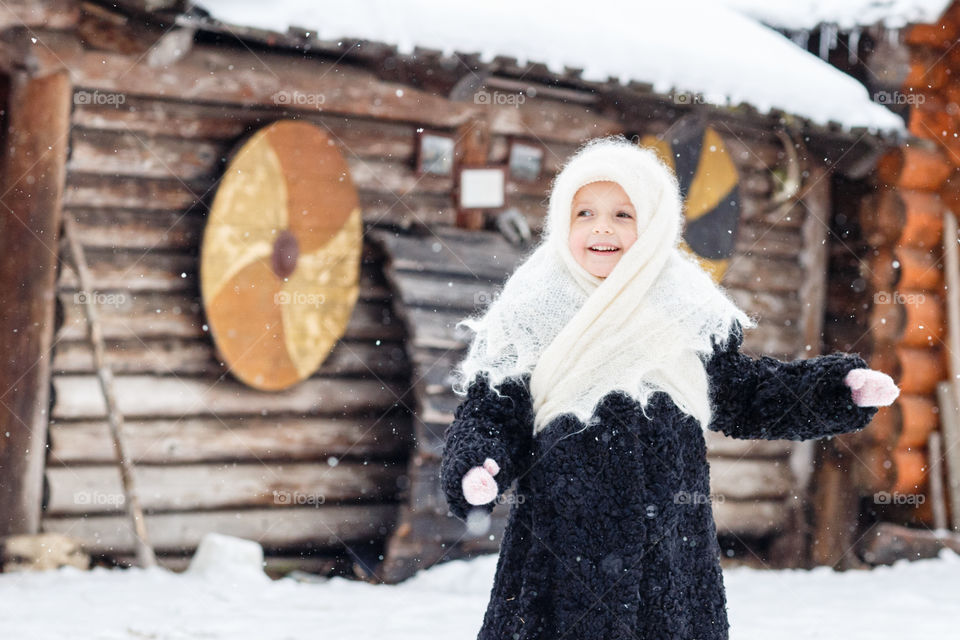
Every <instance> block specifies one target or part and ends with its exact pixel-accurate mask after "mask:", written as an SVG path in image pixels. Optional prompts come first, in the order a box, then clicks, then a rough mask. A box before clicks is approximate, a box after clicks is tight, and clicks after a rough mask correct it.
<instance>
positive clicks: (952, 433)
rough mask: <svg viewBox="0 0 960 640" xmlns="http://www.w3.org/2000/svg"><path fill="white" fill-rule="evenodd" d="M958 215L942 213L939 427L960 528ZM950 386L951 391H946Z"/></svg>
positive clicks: (954, 520)
mask: <svg viewBox="0 0 960 640" xmlns="http://www.w3.org/2000/svg"><path fill="white" fill-rule="evenodd" d="M958 240H960V237H958V235H957V218H956V216H955V215H954V213H953V212H952V211H950V210H949V209H948V210H946V211H945V212H944V214H943V253H944V265H943V266H944V271H945V272H946V273H945V274H944V282H945V284H946V287H947V291H946V294H947V295H946V299H947V330H948V331H949V338H948V339H949V341H950V344H949V349H948V350H947V351H948V353H949V354H950V363H949V368H948V370H949V372H950V381H949V383H948V386H947V385H944V384H943V383H941V387H942V391H941V389H938V391H941V393H939V394H938V395H939V396H940V418H941V421H940V428H941V431H942V432H943V451H944V454H943V455H944V457H945V458H946V462H947V478H948V481H947V492H946V493H947V498H948V499H949V502H950V516H951V521H952V523H953V529H954V531H960V415H958V413H960V255H958V254H960V252H958V249H957V242H958ZM947 390H949V391H950V392H951V393H947V392H946V391H947Z"/></svg>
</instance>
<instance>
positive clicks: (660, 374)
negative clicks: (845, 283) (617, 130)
mask: <svg viewBox="0 0 960 640" xmlns="http://www.w3.org/2000/svg"><path fill="white" fill-rule="evenodd" d="M600 180H612V181H615V182H617V183H618V184H620V185H621V187H622V188H623V189H624V191H625V192H626V193H627V195H628V196H629V198H630V201H631V202H632V203H633V205H634V208H635V210H636V212H637V227H638V228H637V231H638V236H637V240H636V242H635V243H634V244H633V245H631V247H630V248H629V249H628V250H626V251H624V253H623V255H622V256H621V257H620V261H619V262H618V263H617V265H616V266H615V267H614V268H613V270H612V271H611V272H610V274H609V276H608V277H606V278H598V277H596V276H594V275H592V274H590V273H589V272H588V271H587V270H586V269H584V268H583V267H582V266H581V265H580V264H579V263H577V262H576V260H575V259H574V257H573V254H572V253H571V252H570V248H569V246H568V239H569V231H570V223H571V218H572V216H571V210H570V207H571V203H572V201H573V197H574V194H575V193H576V191H577V190H578V189H579V188H580V187H581V186H583V185H585V184H587V183H590V182H595V181H600ZM682 229H683V212H682V203H681V198H680V192H679V188H678V186H677V181H676V178H675V176H674V175H673V172H672V171H671V170H670V169H669V168H668V167H666V166H665V165H664V164H663V163H662V162H661V161H660V159H659V158H658V157H657V156H656V154H655V153H654V152H653V151H651V150H649V149H646V148H642V147H639V146H637V145H636V144H634V143H632V142H630V141H629V140H627V139H626V138H624V137H623V136H611V137H607V138H597V139H594V140H591V141H589V142H587V143H586V144H585V145H583V146H582V147H581V148H580V149H579V150H578V151H577V152H576V153H575V154H574V155H573V156H571V158H570V159H569V160H568V161H567V163H566V164H565V166H564V167H563V169H562V170H561V171H560V172H559V173H558V174H557V176H556V177H555V178H554V181H553V186H552V189H551V193H550V203H549V209H548V213H547V219H546V221H545V226H544V233H543V237H542V239H541V241H540V242H539V244H538V245H537V247H536V248H535V249H534V250H533V251H532V253H530V254H529V255H528V256H527V257H526V259H525V260H524V261H523V263H522V264H520V265H519V266H518V267H517V269H516V271H515V272H514V273H513V274H512V275H511V276H510V278H508V279H507V281H506V283H505V284H504V286H503V288H502V290H501V291H500V292H499V293H498V294H497V295H496V296H494V298H493V301H492V302H491V304H490V305H489V307H488V308H487V309H486V310H485V311H484V312H482V313H481V314H480V315H476V316H473V317H470V318H467V319H464V320H462V321H461V322H460V323H458V325H457V326H458V327H459V326H460V325H464V326H466V327H468V328H470V329H471V330H472V331H473V332H474V334H475V335H474V337H473V339H472V341H471V344H470V347H469V349H468V352H467V355H466V358H465V359H464V360H463V361H462V362H461V363H459V365H458V366H457V367H456V369H455V371H454V379H455V382H454V391H455V392H456V393H458V394H461V395H463V394H465V393H466V387H467V385H469V383H470V382H471V381H472V380H473V379H474V376H475V375H476V374H477V373H478V372H480V371H483V372H486V373H487V375H488V376H489V379H490V382H491V384H492V385H493V387H494V389H497V387H499V385H500V383H501V382H502V381H503V380H504V379H506V378H509V377H520V376H522V375H523V374H526V373H530V374H531V379H530V392H531V395H532V398H533V407H534V411H535V420H534V433H539V432H540V431H541V430H542V429H543V428H544V427H545V426H546V425H547V424H549V423H550V421H551V419H553V418H555V417H556V416H558V415H561V414H564V413H572V414H574V415H575V416H576V417H577V418H578V419H579V420H580V421H581V422H582V423H584V424H585V425H589V424H592V423H593V422H594V421H595V420H594V418H595V416H594V410H595V408H596V405H597V404H598V402H599V401H600V400H601V399H602V398H603V397H604V396H606V395H607V394H608V393H610V392H611V391H614V390H621V391H624V392H626V393H627V394H628V395H629V396H630V397H632V398H634V399H635V400H637V401H638V402H639V403H640V406H641V407H642V408H645V407H646V405H647V401H648V399H649V397H650V396H651V395H652V393H653V392H655V391H657V390H663V391H666V392H667V393H668V394H669V395H670V397H671V398H672V399H673V401H674V403H675V404H676V405H677V407H678V408H679V409H680V410H681V411H683V412H684V413H686V414H689V415H692V416H693V417H695V418H696V419H697V420H698V421H699V423H700V425H701V427H702V428H706V426H707V425H708V424H709V423H710V419H711V409H710V402H709V396H708V392H709V387H708V384H709V380H708V377H707V373H706V371H705V369H704V361H705V360H706V358H707V357H709V355H710V354H712V353H713V347H712V343H711V339H712V338H715V339H716V340H717V342H719V343H721V344H724V343H726V340H727V337H728V334H729V332H730V330H731V328H732V325H733V322H734V320H737V321H739V322H740V324H741V325H742V326H743V328H744V329H747V328H751V327H754V326H756V322H755V321H754V320H753V319H752V318H750V317H749V316H748V315H747V314H745V313H744V312H743V311H741V310H740V309H739V308H737V306H736V305H735V304H734V302H733V301H732V300H731V299H730V298H729V297H728V296H727V295H726V293H725V292H724V291H723V290H722V288H721V287H719V286H718V285H717V284H715V283H714V282H713V279H712V278H711V277H710V275H709V274H708V273H706V272H705V271H704V270H703V269H702V268H701V267H700V265H699V264H697V262H696V261H695V259H694V258H693V257H692V256H689V255H688V254H686V253H685V252H684V251H683V250H681V249H680V246H679V243H680V241H681V238H682V235H681V234H682ZM498 393H499V390H498ZM644 413H646V412H645V411H644ZM584 428H586V427H584Z"/></svg>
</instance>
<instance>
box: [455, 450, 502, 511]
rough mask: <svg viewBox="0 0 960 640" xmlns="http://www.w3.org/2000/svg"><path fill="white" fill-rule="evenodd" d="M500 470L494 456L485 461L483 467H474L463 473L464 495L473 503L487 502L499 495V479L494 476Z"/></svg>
mask: <svg viewBox="0 0 960 640" xmlns="http://www.w3.org/2000/svg"><path fill="white" fill-rule="evenodd" d="M499 472H500V465H498V464H497V463H496V462H495V461H494V460H493V458H487V459H486V460H484V461H483V466H482V467H474V468H472V469H470V470H469V471H467V472H466V473H465V474H464V475H463V482H462V485H463V496H464V497H465V498H466V499H467V502H469V503H470V504H473V505H481V504H487V503H488V502H490V501H492V500H494V499H495V498H496V497H497V481H496V480H494V479H493V476H495V475H497V474H498V473H499Z"/></svg>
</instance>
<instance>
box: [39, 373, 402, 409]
mask: <svg viewBox="0 0 960 640" xmlns="http://www.w3.org/2000/svg"><path fill="white" fill-rule="evenodd" d="M388 384H389V385H390V386H384V385H383V384H381V383H380V382H378V381H375V380H362V379H359V380H351V379H337V378H310V379H307V380H304V381H303V382H301V383H300V384H298V385H296V386H294V387H291V388H290V389H285V390H284V391H276V392H262V391H258V390H255V389H251V388H249V387H247V386H246V385H244V384H242V383H240V382H237V381H236V380H234V379H233V378H230V377H223V378H218V379H216V380H204V379H195V378H180V377H162V376H144V375H120V376H116V378H115V385H116V390H117V397H118V401H119V406H120V410H121V411H122V412H123V414H124V415H125V416H127V417H129V418H130V419H134V418H147V417H151V418H152V417H185V416H203V415H210V414H213V415H217V416H221V417H222V416H242V415H269V414H278V413H284V414H310V415H325V416H342V415H348V414H351V413H361V412H362V413H364V414H366V415H379V414H381V413H383V412H385V411H387V410H388V409H391V408H392V407H394V406H395V405H399V403H401V402H404V401H405V399H404V398H403V395H404V394H405V392H404V390H403V388H402V386H401V385H399V384H395V383H388ZM96 385H97V379H96V377H95V376H92V375H59V376H54V378H53V388H54V403H53V409H52V415H53V417H54V418H57V419H82V418H84V419H85V418H102V417H104V416H105V415H106V413H105V408H104V406H103V397H102V396H101V395H100V394H99V393H98V390H97V386H96ZM398 398H400V399H398ZM400 406H402V405H400Z"/></svg>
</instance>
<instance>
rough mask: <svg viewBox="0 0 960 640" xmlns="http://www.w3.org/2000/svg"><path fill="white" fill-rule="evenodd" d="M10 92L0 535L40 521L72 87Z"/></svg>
mask: <svg viewBox="0 0 960 640" xmlns="http://www.w3.org/2000/svg"><path fill="white" fill-rule="evenodd" d="M10 94H11V95H10V104H9V106H10V117H9V120H8V123H7V124H8V135H7V137H6V148H5V149H4V150H3V151H4V153H3V164H2V174H0V189H2V191H0V193H2V194H3V195H2V203H3V204H2V208H0V213H2V222H0V225H2V226H0V308H2V309H3V313H0V352H2V353H3V365H2V366H0V434H2V435H3V437H2V438H0V443H2V444H0V473H2V474H3V475H2V483H0V487H2V490H0V535H10V534H15V533H36V532H37V531H38V530H39V527H40V511H41V500H42V487H43V468H44V454H45V452H46V442H47V422H48V418H49V413H48V411H49V404H50V353H51V345H52V341H53V331H54V327H53V320H54V304H55V300H56V296H55V291H54V287H55V278H56V274H57V262H58V255H57V236H58V233H59V228H60V220H61V199H62V195H63V188H64V180H65V164H66V159H67V144H68V136H69V133H70V103H71V96H72V89H71V85H70V80H69V77H68V74H67V72H66V71H60V72H56V73H52V74H50V75H46V76H44V77H40V78H31V77H28V76H26V75H17V76H15V77H13V78H12V87H11V92H10Z"/></svg>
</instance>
